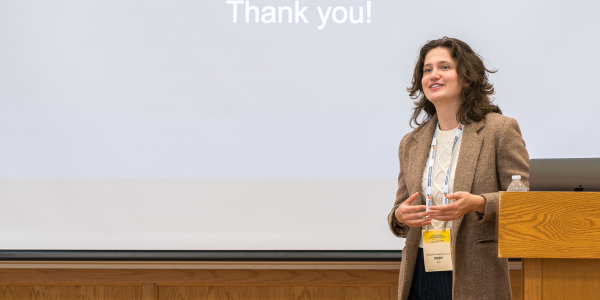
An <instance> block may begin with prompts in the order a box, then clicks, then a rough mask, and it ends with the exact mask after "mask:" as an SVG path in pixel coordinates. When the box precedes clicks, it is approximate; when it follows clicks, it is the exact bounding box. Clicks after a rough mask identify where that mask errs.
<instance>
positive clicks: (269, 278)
mask: <svg viewBox="0 0 600 300" xmlns="http://www.w3.org/2000/svg"><path fill="white" fill-rule="evenodd" d="M397 280H398V270H196V269H193V270H191V269H184V270H147V269H135V270H110V269H0V284H7V283H8V284H41V283H43V284H78V285H86V284H94V285H122V284H124V283H126V284H139V285H141V284H144V283H155V284H158V285H186V284H198V283H202V284H206V285H211V284H212V285H215V284H217V285H218V284H228V285H232V284H249V285H254V284H265V285H272V284H293V285H298V284H299V285H310V284H336V285H362V284H370V285H390V284H396V281H397Z"/></svg>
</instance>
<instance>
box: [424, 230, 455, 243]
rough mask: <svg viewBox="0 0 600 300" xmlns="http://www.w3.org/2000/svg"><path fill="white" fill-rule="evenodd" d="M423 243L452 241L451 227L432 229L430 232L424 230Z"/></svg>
mask: <svg viewBox="0 0 600 300" xmlns="http://www.w3.org/2000/svg"><path fill="white" fill-rule="evenodd" d="M423 243H424V244H437V243H450V229H446V230H445V231H442V230H441V229H430V230H429V232H426V231H423Z"/></svg>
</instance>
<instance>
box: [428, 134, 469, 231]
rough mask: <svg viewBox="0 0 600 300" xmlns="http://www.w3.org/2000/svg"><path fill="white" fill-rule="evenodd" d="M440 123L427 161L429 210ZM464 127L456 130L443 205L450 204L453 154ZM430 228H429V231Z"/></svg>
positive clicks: (445, 182) (431, 201) (445, 183)
mask: <svg viewBox="0 0 600 300" xmlns="http://www.w3.org/2000/svg"><path fill="white" fill-rule="evenodd" d="M439 125H440V124H439V123H438V124H437V125H436V127H435V132H434V133H433V140H431V148H429V159H428V160H427V187H426V189H425V193H426V196H427V199H426V200H425V203H426V204H427V210H429V207H431V205H432V204H433V200H432V195H431V176H432V174H433V163H434V161H435V147H436V145H437V133H438V130H439V129H438V128H439ZM463 127H464V126H463V125H462V124H458V128H456V133H455V134H454V144H452V152H450V164H448V170H447V171H446V180H445V181H444V202H443V204H444V205H446V204H448V198H446V195H447V194H448V181H450V167H451V166H452V154H453V153H454V148H456V144H457V143H458V140H460V137H461V136H462V133H463ZM445 225H446V222H444V228H445V227H446V226H445ZM428 229H429V228H427V230H428Z"/></svg>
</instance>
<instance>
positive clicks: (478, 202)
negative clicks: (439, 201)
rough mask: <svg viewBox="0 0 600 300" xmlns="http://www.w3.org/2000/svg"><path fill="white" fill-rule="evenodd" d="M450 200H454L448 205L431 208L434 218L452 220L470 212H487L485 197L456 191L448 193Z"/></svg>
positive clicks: (447, 196) (431, 214)
mask: <svg viewBox="0 0 600 300" xmlns="http://www.w3.org/2000/svg"><path fill="white" fill-rule="evenodd" d="M446 198H448V200H454V201H452V203H448V204H446V205H438V206H432V207H430V208H429V210H430V211H431V213H430V214H429V216H430V217H431V218H432V219H436V220H440V221H452V220H456V219H459V218H460V217H462V216H464V215H465V214H467V213H468V212H471V211H478V212H480V213H484V212H485V198H483V197H481V196H478V195H472V194H471V193H467V192H456V193H452V194H448V195H446Z"/></svg>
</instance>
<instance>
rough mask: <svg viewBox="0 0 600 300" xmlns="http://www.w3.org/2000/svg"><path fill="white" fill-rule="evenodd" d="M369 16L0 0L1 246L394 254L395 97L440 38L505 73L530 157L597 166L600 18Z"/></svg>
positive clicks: (506, 93) (554, 7)
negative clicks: (458, 42) (589, 160)
mask: <svg viewBox="0 0 600 300" xmlns="http://www.w3.org/2000/svg"><path fill="white" fill-rule="evenodd" d="M370 2H371V10H370V14H368V13H367V6H368V4H367V3H368V1H355V0H345V1H341V0H329V1H315V0H301V1H298V10H302V8H303V7H306V10H305V11H304V17H305V18H306V21H307V22H308V23H306V22H305V21H304V19H303V18H302V17H301V16H298V23H296V20H295V19H296V18H295V16H294V18H292V19H293V20H292V23H291V24H290V23H287V15H285V17H284V18H283V19H282V21H283V22H282V23H278V18H277V19H276V21H277V23H275V24H265V23H264V22H263V21H262V19H261V21H260V22H259V23H258V24H255V23H254V19H253V17H254V13H252V14H250V17H251V18H250V23H248V24H247V23H246V22H245V20H244V19H245V3H242V4H240V5H238V6H237V10H238V11H237V13H238V15H237V19H236V21H237V22H235V23H234V22H233V7H234V5H233V4H228V3H227V2H226V1H225V0H223V1H221V0H219V1H212V0H211V1H189V0H175V1H150V2H149V1H112V0H109V1H88V2H81V1H69V0H60V1H52V2H48V1H2V2H0V43H1V45H2V47H0V57H2V59H0V141H1V142H2V146H1V147H0V187H2V189H1V190H0V204H1V209H0V228H1V229H0V238H1V239H2V240H3V241H5V242H3V246H1V247H2V248H4V249H9V248H12V249H15V248H19V249H317V250H318V249H382V250H385V249H400V248H401V247H402V245H403V241H402V240H398V239H397V238H395V237H393V236H392V235H391V233H389V231H388V229H387V225H385V221H386V220H385V218H386V215H387V213H388V211H389V209H390V208H391V206H392V204H393V201H394V189H395V188H394V185H395V183H394V182H395V178H396V176H397V172H398V162H397V146H398V143H399V140H400V138H401V137H402V136H403V135H404V134H406V133H407V132H409V131H410V127H409V126H408V119H409V117H410V112H411V100H410V99H409V98H408V95H407V93H406V92H405V88H406V87H407V86H408V85H409V84H410V80H411V76H412V69H413V67H414V63H415V60H416V56H417V53H418V49H419V47H420V46H421V45H422V44H424V43H425V42H426V41H427V40H430V39H436V38H439V37H442V36H444V35H446V36H450V37H456V38H460V39H463V40H465V41H466V42H467V43H469V44H470V45H471V46H472V47H473V48H474V49H476V51H478V52H479V53H480V54H481V55H482V56H483V57H484V58H485V60H486V63H487V66H488V67H489V68H493V69H498V70H499V72H498V73H496V74H493V75H491V76H490V78H491V81H492V82H493V83H494V84H495V86H496V90H497V94H496V103H497V104H499V105H500V107H501V108H502V110H503V111H504V113H505V115H508V116H511V117H513V118H516V119H517V120H518V121H519V123H520V125H521V129H522V131H523V135H524V138H525V141H526V143H527V146H528V150H529V153H530V156H531V157H532V158H547V157H595V156H599V155H598V154H597V153H598V151H597V150H596V149H598V146H600V145H599V143H598V141H597V140H596V139H595V138H593V137H595V136H597V134H596V128H597V126H596V125H595V121H596V114H597V112H598V111H599V108H600V101H598V99H597V98H598V96H597V95H596V93H595V87H596V80H597V79H596V73H597V72H596V66H597V65H600V61H599V60H600V58H599V57H600V56H598V55H597V54H596V52H597V49H598V46H599V45H600V35H597V34H594V33H593V32H594V29H595V28H600V21H598V18H597V13H598V11H599V9H600V4H598V2H596V1H525V2H524V1H462V0H460V1H441V0H440V1H438V0H428V1H396V0H388V1H383V0H381V1H370ZM295 4H296V1H292V0H251V1H249V5H250V6H257V7H258V9H261V10H262V9H263V8H264V7H266V6H274V8H275V9H278V7H279V6H290V7H291V10H296V8H295V7H294V6H295ZM338 6H339V7H343V9H342V8H336V7H338ZM328 7H331V10H336V11H337V15H336V18H337V19H336V20H338V22H340V21H341V19H342V17H343V11H344V10H346V11H348V10H349V9H350V7H352V8H353V12H354V18H355V20H356V18H357V17H358V12H359V9H360V7H362V8H363V18H362V21H363V22H362V23H358V24H353V23H352V22H351V21H350V19H347V20H346V21H345V22H343V23H336V21H335V20H334V19H332V17H331V15H329V18H328V21H327V23H326V24H325V25H323V22H322V21H321V16H320V14H319V10H318V8H321V11H322V12H323V14H325V13H324V12H326V11H327V8H328ZM268 10H269V8H265V11H268ZM269 19H270V18H269V16H264V20H265V21H268V20H269ZM369 20H370V23H368V21H369ZM319 28H321V29H319ZM590 137H592V138H590ZM254 183H256V184H257V186H260V187H261V189H260V190H258V189H253V190H252V192H249V191H248V189H247V188H248V184H250V185H254ZM290 183H294V184H293V186H295V187H296V186H297V187H302V188H298V189H296V190H295V192H294V193H290V194H289V195H287V194H286V193H285V192H284V191H285V190H286V189H285V188H283V186H286V185H288V184H290ZM55 184H56V186H54V185H55ZM238 184H241V185H238ZM281 184H283V186H282V185H281ZM179 185H182V187H180V186H179ZM25 187H26V188H25ZM206 193H208V194H210V197H204V196H198V197H196V196H194V195H195V194H206ZM368 195H372V196H371V197H369V196H368ZM149 198H151V199H152V201H151V204H148V201H146V199H149ZM231 199H234V200H235V201H233V202H228V201H230V200H231ZM231 201H232V200H231ZM226 203H228V204H226ZM248 203H252V205H248ZM175 204H176V205H175ZM338 208H339V209H340V210H338ZM32 210H33V211H34V212H32ZM140 211H141V212H143V213H141V212H140ZM196 211H204V215H203V218H202V221H198V220H197V219H194V213H192V212H196ZM232 211H233V212H235V213H232ZM208 212H210V213H208ZM338 212H339V213H338ZM106 214H108V216H110V217H109V218H106V216H107V215H106ZM295 214H297V216H296V217H297V218H294V216H295ZM148 215H150V216H153V217H155V218H153V219H152V220H156V219H161V220H162V221H161V222H158V223H154V221H152V222H151V221H148V219H146V218H147V216H148ZM245 215H250V216H253V217H252V218H251V219H250V220H251V221H250V222H249V223H247V222H246V221H248V220H245V219H244V216H245ZM33 216H36V217H33ZM288 217H289V218H288ZM237 218H241V219H242V220H240V222H241V223H242V227H241V228H243V230H244V231H243V234H242V233H240V232H239V231H238V230H239V228H240V227H238V226H235V227H233V226H231V223H230V222H231V220H232V219H237ZM349 218H350V219H351V221H350V220H349ZM25 221H27V222H25ZM82 222H84V223H85V222H87V223H86V225H82ZM148 222H150V223H148ZM196 222H200V223H196ZM140 224H144V225H143V226H142V225H140ZM209 224H214V226H212V227H211V225H209ZM289 224H294V225H293V226H295V227H293V228H294V231H293V234H290V233H289V232H288V231H287V230H286V229H287V226H290V225H289ZM244 225H245V226H244ZM195 226H198V227H195ZM316 226H318V228H319V230H316V228H317V227H316ZM83 229H85V230H83ZM349 229H352V230H349ZM134 236H135V237H136V238H132V237H134ZM233 241H235V242H233Z"/></svg>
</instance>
